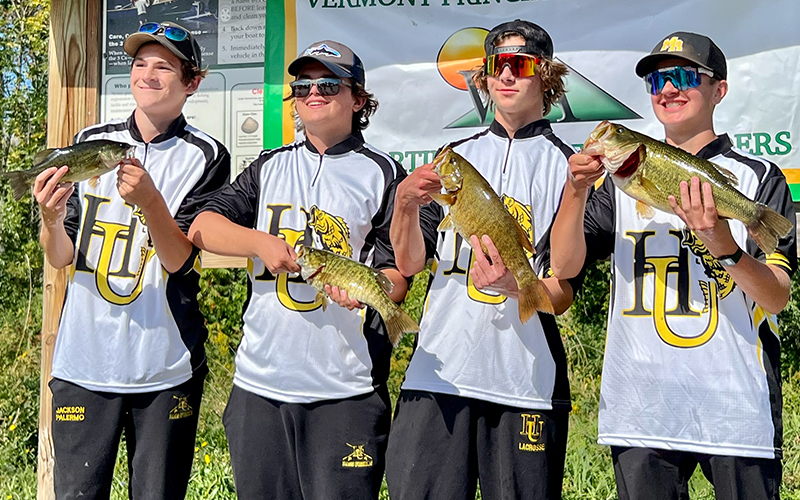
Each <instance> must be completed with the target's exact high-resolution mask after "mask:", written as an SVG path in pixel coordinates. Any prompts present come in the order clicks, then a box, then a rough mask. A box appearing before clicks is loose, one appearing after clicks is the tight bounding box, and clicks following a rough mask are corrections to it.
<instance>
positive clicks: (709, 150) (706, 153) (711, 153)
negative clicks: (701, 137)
mask: <svg viewBox="0 0 800 500" xmlns="http://www.w3.org/2000/svg"><path fill="white" fill-rule="evenodd" d="M732 147H733V143H731V138H730V137H728V134H722V135H718V136H717V138H716V139H714V140H713V141H711V142H709V143H708V144H706V145H705V146H704V147H703V149H701V150H700V151H698V152H697V154H696V155H695V156H697V157H699V158H703V159H704V160H710V159H711V158H714V157H715V156H718V155H721V154H725V153H727V152H728V151H730V150H731V148H732Z"/></svg>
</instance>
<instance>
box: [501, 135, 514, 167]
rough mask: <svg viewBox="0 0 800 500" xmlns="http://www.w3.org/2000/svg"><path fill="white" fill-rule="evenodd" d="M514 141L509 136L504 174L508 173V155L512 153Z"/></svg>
mask: <svg viewBox="0 0 800 500" xmlns="http://www.w3.org/2000/svg"><path fill="white" fill-rule="evenodd" d="M513 141H514V139H512V138H511V137H509V138H508V148H506V159H505V160H504V161H503V175H505V173H506V167H507V166H508V157H509V155H510V154H511V143H512V142H513Z"/></svg>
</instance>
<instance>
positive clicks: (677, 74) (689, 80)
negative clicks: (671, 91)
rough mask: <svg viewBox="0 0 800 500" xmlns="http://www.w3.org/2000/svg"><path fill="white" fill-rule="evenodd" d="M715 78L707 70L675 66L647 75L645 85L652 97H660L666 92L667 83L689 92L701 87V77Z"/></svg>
mask: <svg viewBox="0 0 800 500" xmlns="http://www.w3.org/2000/svg"><path fill="white" fill-rule="evenodd" d="M701 74H702V75H706V76H711V77H713V76H714V73H712V72H711V71H709V70H707V69H705V68H695V67H693V66H674V67H671V68H661V69H657V70H655V71H653V72H652V73H650V74H647V75H645V76H644V77H643V78H644V83H645V86H646V87H647V91H648V92H650V93H651V94H652V95H658V94H660V93H661V91H662V90H664V85H666V84H667V82H668V81H669V82H672V86H673V87H675V88H676V89H678V90H688V89H691V88H694V87H697V86H698V85H700V75H701Z"/></svg>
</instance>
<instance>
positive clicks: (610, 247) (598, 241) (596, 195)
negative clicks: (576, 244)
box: [583, 176, 616, 267]
mask: <svg viewBox="0 0 800 500" xmlns="http://www.w3.org/2000/svg"><path fill="white" fill-rule="evenodd" d="M614 189H615V188H614V183H613V182H612V181H611V178H610V177H608V176H606V177H605V180H604V181H603V183H602V184H601V185H600V187H599V188H597V189H595V190H593V191H592V193H591V194H590V196H589V199H588V200H587V202H586V213H585V214H584V221H583V235H584V238H585V239H586V262H585V264H584V267H586V266H588V265H589V264H592V263H594V262H596V261H598V260H605V259H607V258H609V257H610V256H611V254H612V253H613V252H614V230H615V224H616V223H615V220H616V214H615V210H616V203H615V202H614Z"/></svg>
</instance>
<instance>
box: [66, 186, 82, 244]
mask: <svg viewBox="0 0 800 500" xmlns="http://www.w3.org/2000/svg"><path fill="white" fill-rule="evenodd" d="M80 225H81V197H80V195H79V194H78V186H75V189H74V190H73V191H72V194H71V195H70V196H69V199H68V200H67V214H66V216H65V217H64V229H65V230H66V231H67V236H69V239H71V240H72V244H73V245H74V244H75V243H76V242H77V241H78V231H79V229H80Z"/></svg>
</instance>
